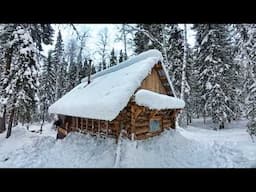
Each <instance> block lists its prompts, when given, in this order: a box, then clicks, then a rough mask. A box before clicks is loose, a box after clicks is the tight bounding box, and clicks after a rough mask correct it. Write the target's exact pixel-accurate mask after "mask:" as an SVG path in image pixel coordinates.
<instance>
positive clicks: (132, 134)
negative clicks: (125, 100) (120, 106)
mask: <svg viewBox="0 0 256 192" xmlns="http://www.w3.org/2000/svg"><path fill="white" fill-rule="evenodd" d="M134 107H135V106H134V105H132V106H131V137H132V140H134V134H135V108H134Z"/></svg>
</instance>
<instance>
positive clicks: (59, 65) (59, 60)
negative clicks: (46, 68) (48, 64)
mask: <svg viewBox="0 0 256 192" xmlns="http://www.w3.org/2000/svg"><path fill="white" fill-rule="evenodd" d="M63 57H64V44H63V40H62V35H61V32H60V31H59V32H58V36H57V41H56V44H55V48H54V50H53V63H54V69H55V77H56V78H55V79H56V81H55V93H54V95H55V101H56V100H58V99H59V98H60V97H61V96H62V95H63V94H62V90H61V89H62V87H61V84H62V83H63V81H64V80H63V79H64V77H65V76H64V75H65V74H64V72H65V70H66V69H65V68H64V67H65V66H64V65H63Z"/></svg>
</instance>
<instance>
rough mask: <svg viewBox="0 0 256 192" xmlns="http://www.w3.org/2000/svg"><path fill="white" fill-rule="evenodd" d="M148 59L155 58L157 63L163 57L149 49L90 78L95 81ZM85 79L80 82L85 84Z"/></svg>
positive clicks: (154, 50)
mask: <svg viewBox="0 0 256 192" xmlns="http://www.w3.org/2000/svg"><path fill="white" fill-rule="evenodd" d="M149 57H156V58H158V60H159V61H162V60H163V56H162V54H161V52H160V51H158V50H156V49H151V50H148V51H145V52H143V53H141V54H139V55H137V56H133V57H131V58H129V59H128V60H126V61H124V62H122V63H119V64H118V65H116V66H114V67H111V68H108V69H106V70H103V71H101V72H99V73H96V74H94V75H92V76H91V79H92V80H93V79H95V78H97V77H100V76H103V75H105V74H108V73H112V72H115V71H118V70H120V69H122V68H125V67H128V66H130V65H133V64H134V63H138V62H140V61H143V60H144V59H147V58H149ZM87 80H88V79H87V77H86V78H84V79H82V82H85V81H87Z"/></svg>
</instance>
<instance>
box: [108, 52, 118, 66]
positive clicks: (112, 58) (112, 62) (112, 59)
mask: <svg viewBox="0 0 256 192" xmlns="http://www.w3.org/2000/svg"><path fill="white" fill-rule="evenodd" d="M109 63H110V67H112V66H114V65H116V64H117V58H116V55H115V49H114V48H113V49H112V51H111V53H110V62H109Z"/></svg>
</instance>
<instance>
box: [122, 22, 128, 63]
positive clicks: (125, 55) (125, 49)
mask: <svg viewBox="0 0 256 192" xmlns="http://www.w3.org/2000/svg"><path fill="white" fill-rule="evenodd" d="M122 31H123V38H124V60H127V41H126V31H125V24H123V25H122Z"/></svg>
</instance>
